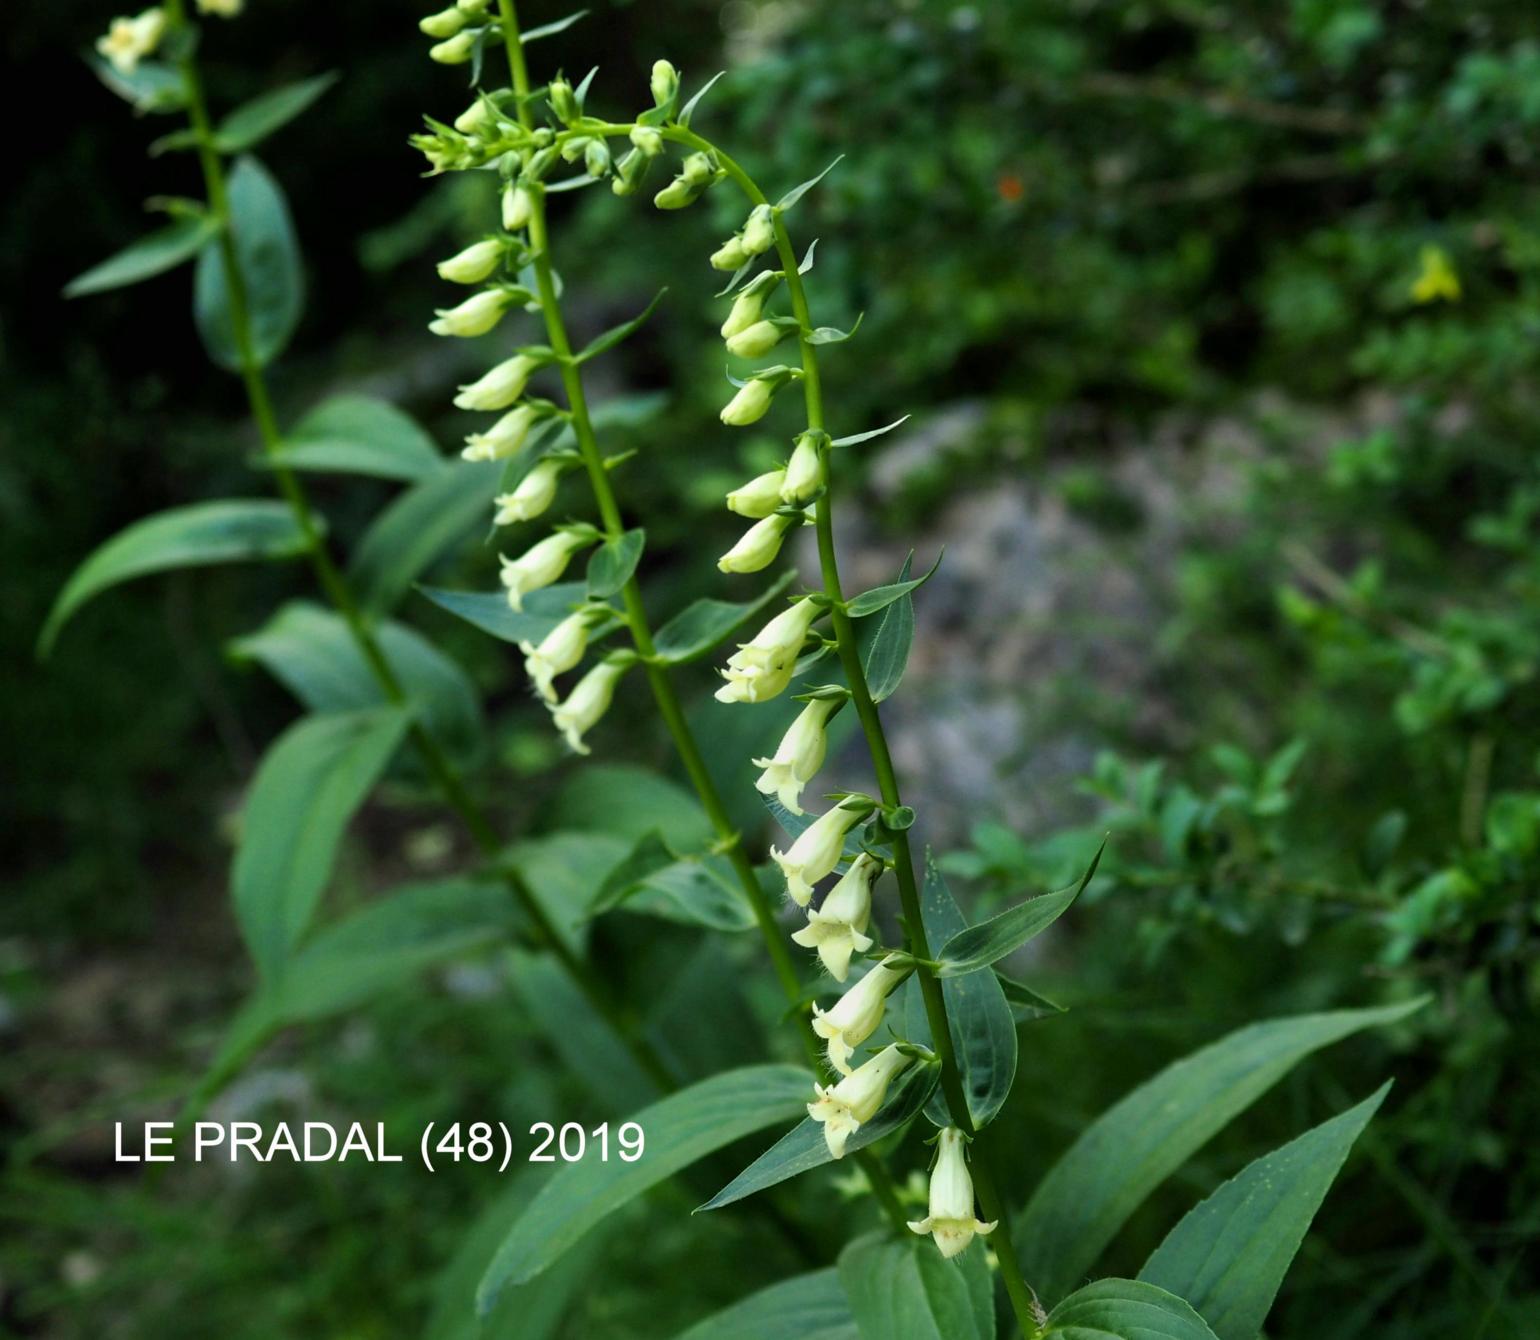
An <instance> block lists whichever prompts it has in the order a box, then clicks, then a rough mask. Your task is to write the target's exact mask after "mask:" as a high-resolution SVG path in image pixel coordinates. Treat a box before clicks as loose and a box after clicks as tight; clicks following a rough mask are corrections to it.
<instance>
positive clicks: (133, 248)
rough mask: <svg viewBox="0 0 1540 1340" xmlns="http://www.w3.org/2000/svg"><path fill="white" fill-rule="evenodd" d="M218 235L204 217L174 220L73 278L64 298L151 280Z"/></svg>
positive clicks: (210, 220)
mask: <svg viewBox="0 0 1540 1340" xmlns="http://www.w3.org/2000/svg"><path fill="white" fill-rule="evenodd" d="M218 231H219V225H218V224H217V223H216V222H215V221H214V220H213V219H211V218H209V217H208V216H207V215H203V216H200V217H198V218H187V219H176V220H175V221H173V222H172V223H168V224H167V225H166V226H165V227H164V228H157V229H156V230H155V231H154V232H153V233H149V234H147V235H146V236H144V237H141V238H140V239H139V240H138V241H136V242H130V243H129V244H128V245H127V246H126V247H124V248H123V250H122V251H120V252H118V253H117V255H115V256H109V257H108V258H107V259H106V260H104V261H102V262H101V263H100V264H97V265H93V266H92V267H91V268H90V269H89V270H87V271H86V272H85V273H84V274H82V275H77V276H76V277H75V278H74V279H72V280H70V282H69V283H68V284H66V285H65V287H64V296H65V297H66V298H80V297H84V296H85V295H86V294H88V293H103V292H105V291H106V290H108V289H114V288H122V287H123V286H124V285H126V284H137V283H139V282H140V281H141V280H145V279H153V278H154V277H155V276H156V275H158V274H164V273H165V272H166V271H167V270H172V269H175V268H176V267H177V266H178V265H181V264H182V263H183V262H184V261H190V260H191V259H192V258H193V257H194V256H196V255H197V254H198V252H199V251H200V250H201V249H202V248H203V245H204V243H206V242H208V241H209V239H210V238H212V237H213V236H214V235H215V234H216V233H218Z"/></svg>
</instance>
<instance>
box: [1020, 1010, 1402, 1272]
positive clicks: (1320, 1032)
mask: <svg viewBox="0 0 1540 1340" xmlns="http://www.w3.org/2000/svg"><path fill="white" fill-rule="evenodd" d="M1423 1004H1424V1001H1423V1000H1414V1001H1409V1002H1405V1003H1400V1004H1395V1005H1383V1006H1379V1007H1377V1008H1372V1009H1362V1010H1333V1011H1329V1012H1327V1013H1324V1014H1300V1015H1294V1016H1292V1017H1289V1018H1284V1019H1272V1020H1269V1021H1267V1022H1266V1023H1260V1024H1252V1025H1250V1026H1249V1027H1247V1028H1242V1029H1238V1030H1237V1031H1236V1032H1234V1033H1231V1034H1229V1035H1228V1036H1227V1037H1224V1038H1221V1039H1220V1040H1219V1041H1218V1042H1215V1043H1212V1044H1210V1045H1209V1046H1207V1047H1204V1048H1203V1049H1202V1050H1201V1051H1196V1052H1194V1053H1193V1054H1192V1055H1191V1056H1187V1057H1184V1058H1183V1059H1182V1060H1180V1061H1177V1062H1175V1063H1174V1064H1172V1065H1169V1066H1167V1067H1166V1068H1165V1069H1164V1070H1162V1071H1161V1072H1160V1073H1159V1074H1158V1075H1156V1076H1155V1077H1154V1078H1153V1079H1150V1080H1147V1081H1145V1083H1143V1084H1141V1085H1140V1086H1139V1087H1138V1088H1137V1089H1135V1090H1134V1091H1133V1092H1132V1093H1130V1094H1129V1095H1128V1096H1127V1097H1125V1098H1123V1099H1122V1100H1121V1101H1119V1102H1118V1103H1116V1104H1114V1105H1113V1106H1112V1107H1111V1108H1109V1109H1108V1110H1107V1111H1106V1112H1104V1113H1103V1114H1102V1115H1101V1116H1100V1117H1098V1118H1097V1119H1096V1120H1095V1121H1094V1122H1092V1123H1091V1125H1090V1126H1088V1127H1086V1129H1085V1130H1084V1131H1082V1132H1081V1133H1080V1137H1079V1138H1078V1139H1077V1140H1076V1141H1075V1143H1074V1144H1072V1145H1071V1146H1070V1147H1069V1149H1068V1150H1067V1151H1066V1152H1065V1153H1064V1154H1063V1155H1062V1156H1061V1157H1060V1159H1059V1161H1058V1162H1057V1163H1055V1164H1054V1166H1053V1167H1052V1168H1051V1169H1050V1170H1049V1172H1048V1174H1047V1176H1045V1177H1044V1178H1043V1180H1042V1181H1041V1182H1040V1183H1039V1184H1038V1187H1037V1190H1036V1192H1034V1193H1033V1196H1032V1199H1031V1201H1029V1202H1028V1204H1027V1208H1026V1211H1025V1213H1024V1214H1023V1215H1022V1217H1021V1218H1020V1219H1018V1221H1017V1224H1016V1228H1015V1231H1016V1235H1017V1241H1018V1242H1020V1243H1021V1244H1022V1252H1021V1256H1022V1267H1023V1269H1024V1271H1025V1272H1026V1276H1027V1278H1028V1279H1030V1280H1031V1281H1032V1287H1033V1288H1035V1289H1036V1290H1037V1292H1038V1295H1039V1297H1041V1298H1043V1299H1045V1300H1047V1299H1056V1298H1059V1297H1061V1296H1062V1295H1063V1294H1064V1293H1065V1292H1066V1291H1067V1290H1068V1289H1069V1288H1070V1286H1071V1285H1072V1284H1073V1283H1074V1282H1075V1281H1076V1280H1078V1279H1080V1278H1082V1277H1083V1276H1084V1275H1085V1274H1086V1273H1087V1272H1088V1271H1089V1270H1090V1269H1091V1267H1092V1266H1094V1265H1095V1264H1096V1259H1097V1258H1098V1257H1099V1256H1100V1255H1101V1253H1102V1250H1103V1248H1105V1247H1106V1245H1107V1244H1108V1243H1109V1242H1111V1241H1112V1239H1113V1237H1114V1236H1115V1235H1116V1233H1117V1231H1118V1229H1120V1228H1121V1227H1122V1226H1123V1224H1124V1222H1125V1221H1126V1220H1127V1219H1128V1216H1129V1215H1130V1214H1132V1213H1133V1212H1134V1210H1135V1209H1136V1208H1138V1206H1139V1205H1140V1203H1141V1202H1142V1201H1143V1200H1144V1198H1145V1197H1146V1196H1147V1195H1149V1193H1150V1192H1151V1191H1153V1190H1154V1189H1155V1188H1156V1187H1157V1186H1159V1185H1160V1184H1161V1182H1163V1181H1165V1179H1166V1178H1167V1177H1168V1176H1170V1175H1171V1174H1172V1173H1173V1172H1175V1171H1176V1170H1177V1169H1178V1168H1179V1167H1181V1165H1182V1164H1183V1163H1185V1162H1186V1161H1187V1159H1188V1158H1189V1157H1190V1156H1191V1155H1192V1154H1193V1153H1194V1152H1195V1151H1196V1150H1198V1149H1199V1148H1201V1147H1202V1146H1203V1145H1204V1144H1206V1143H1207V1141H1208V1140H1209V1138H1210V1137H1211V1136H1212V1135H1213V1134H1214V1133H1215V1132H1216V1131H1219V1130H1220V1129H1222V1128H1223V1127H1224V1126H1226V1125H1227V1124H1228V1123H1229V1122H1230V1120H1231V1119H1232V1118H1234V1117H1235V1116H1237V1115H1238V1114H1239V1113H1241V1112H1243V1111H1245V1109H1246V1108H1248V1107H1250V1106H1251V1104H1252V1103H1254V1102H1255V1101H1256V1100H1257V1099H1258V1098H1260V1097H1261V1096H1262V1095H1263V1094H1264V1093H1266V1092H1267V1090H1268V1089H1270V1088H1272V1086H1273V1085H1274V1084H1276V1083H1277V1082H1278V1081H1279V1080H1280V1079H1282V1078H1283V1076H1284V1075H1286V1074H1288V1072H1289V1071H1290V1070H1292V1069H1293V1068H1294V1067H1295V1066H1296V1065H1298V1064H1299V1062H1300V1061H1302V1060H1304V1058H1305V1057H1307V1056H1309V1055H1310V1053H1311V1052H1314V1051H1317V1050H1319V1049H1320V1048H1322V1047H1325V1046H1328V1045H1329V1044H1331V1043H1333V1042H1339V1041H1341V1040H1342V1039H1343V1038H1345V1037H1349V1036H1350V1035H1352V1034H1353V1033H1357V1032H1359V1031H1361V1030H1362V1029H1365V1028H1373V1027H1376V1026H1378V1025H1380V1024H1388V1023H1394V1022H1395V1021H1396V1020H1397V1019H1403V1018H1405V1017H1406V1016H1407V1015H1408V1014H1410V1013H1411V1012H1412V1011H1413V1010H1416V1009H1420V1008H1421V1007H1422V1005H1423Z"/></svg>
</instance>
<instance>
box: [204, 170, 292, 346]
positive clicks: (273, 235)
mask: <svg viewBox="0 0 1540 1340" xmlns="http://www.w3.org/2000/svg"><path fill="white" fill-rule="evenodd" d="M229 190H230V225H229V226H230V231H231V235H232V236H233V237H234V239H235V256H236V264H237V265H238V266H239V268H240V273H241V275H242V276H243V278H244V279H245V285H244V287H245V290H246V308H247V313H246V315H247V326H248V329H249V333H250V339H251V353H252V357H253V358H254V359H255V360H256V363H257V366H258V367H265V366H266V365H267V364H268V363H271V362H272V361H273V359H275V358H276V357H278V355H279V354H281V353H282V352H283V350H284V347H285V346H286V345H287V344H288V343H289V337H290V336H292V335H293V334H294V329H295V327H296V326H298V325H299V318H300V313H301V311H302V310H303V308H304V304H305V275H304V270H303V267H302V266H301V264H300V256H299V241H298V239H297V238H296V237H295V235H294V221H293V219H292V218H291V217H290V216H289V204H288V201H287V200H286V199H285V198H284V194H283V188H282V187H281V186H279V185H278V183H277V181H275V180H274V179H273V177H272V175H271V174H270V173H269V172H268V170H267V169H266V168H265V167H263V166H262V164H261V163H260V162H259V161H258V160H257V159H255V158H252V157H250V156H247V157H245V158H241V159H238V160H236V164H235V168H234V170H233V171H232V172H231V173H230V183H229ZM193 316H194V318H195V319H196V321H197V324H198V334H199V335H200V336H202V338H203V347H204V348H205V349H206V350H207V351H208V355H209V357H210V358H212V359H213V360H214V362H216V363H217V364H219V366H220V367H222V368H225V369H226V370H227V371H230V372H239V371H240V369H241V355H240V349H239V347H238V345H237V343H236V337H235V331H234V327H233V326H232V324H231V314H230V286H229V277H228V276H227V275H226V273H225V257H224V248H223V247H222V246H221V245H220V244H219V243H218V242H209V243H205V244H204V247H203V250H202V251H201V252H200V253H199V255H198V268H197V270H196V272H195V273H194V275H193Z"/></svg>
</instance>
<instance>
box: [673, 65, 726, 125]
mask: <svg viewBox="0 0 1540 1340" xmlns="http://www.w3.org/2000/svg"><path fill="white" fill-rule="evenodd" d="M726 73H727V71H726V70H718V71H717V72H716V73H715V74H714V75H712V76H711V78H710V79H708V80H706V82H705V83H704V84H703V85H701V88H700V91H699V92H698V93H696V95H695V96H694V97H693V98H691V99H690V100H689V102H687V103H685V105H684V106H683V107H682V108H680V110H679V124H680V125H681V126H683V127H684V128H685V129H686V130H688V129H689V128H690V118H691V117H692V116H694V115H695V109H696V107H698V106H699V105H700V100H701V99H702V98H704V97H705V96H706V94H708V93H709V92H711V86H712V85H713V84H715V83H716V81H717V80H718V79H720V78H721V77H722V76H723V75H724V74H726Z"/></svg>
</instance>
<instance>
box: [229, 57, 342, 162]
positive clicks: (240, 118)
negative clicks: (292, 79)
mask: <svg viewBox="0 0 1540 1340" xmlns="http://www.w3.org/2000/svg"><path fill="white" fill-rule="evenodd" d="M339 78H341V76H340V75H339V74H338V73H337V72H336V71H335V70H333V71H330V72H329V73H327V74H318V75H316V76H315V78H313V79H302V80H300V81H299V82H298V83H297V84H285V85H284V86H283V87H282V88H275V89H273V90H272V91H271V92H268V93H263V94H261V95H260V96H259V97H255V98H253V99H252V100H251V101H250V102H243V103H242V104H241V105H240V106H239V107H237V108H236V109H235V110H234V111H233V112H231V113H230V114H229V115H228V116H226V117H225V118H224V120H222V121H221V122H220V123H219V124H218V125H217V126H215V127H214V147H215V148H216V149H218V150H219V152H220V153H222V154H238V153H242V152H244V151H245V150H247V149H250V148H251V147H252V146H253V145H254V144H257V143H259V142H260V141H262V140H265V139H266V138H267V137H268V136H269V135H271V134H272V133H273V132H274V131H275V130H278V129H280V128H281V127H283V126H286V125H288V123H289V122H290V121H292V120H293V119H294V118H295V117H296V116H299V115H300V114H301V113H302V112H304V111H305V110H306V109H307V108H309V106H310V105H311V103H313V102H315V100H316V99H317V98H319V97H320V96H321V95H322V94H323V93H325V92H326V90H327V89H329V88H330V87H331V86H332V85H333V84H335V83H336V82H337V80H338V79H339Z"/></svg>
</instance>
